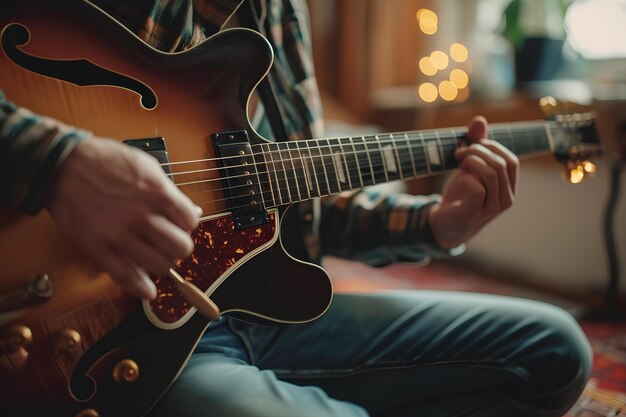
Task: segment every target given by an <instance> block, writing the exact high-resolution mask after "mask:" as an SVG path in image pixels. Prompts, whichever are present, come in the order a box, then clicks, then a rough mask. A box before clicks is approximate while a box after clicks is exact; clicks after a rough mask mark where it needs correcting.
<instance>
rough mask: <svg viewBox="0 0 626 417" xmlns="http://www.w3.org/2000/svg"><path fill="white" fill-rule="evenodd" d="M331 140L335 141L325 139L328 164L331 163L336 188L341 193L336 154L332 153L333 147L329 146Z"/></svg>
mask: <svg viewBox="0 0 626 417" xmlns="http://www.w3.org/2000/svg"><path fill="white" fill-rule="evenodd" d="M331 140H335V139H327V140H326V142H327V143H328V151H329V155H328V156H329V157H330V162H332V164H333V165H332V166H333V168H334V170H333V174H334V175H335V182H336V183H337V188H338V189H339V192H341V191H342V189H341V181H340V172H339V169H338V168H339V167H338V166H337V158H336V157H337V154H336V153H335V152H334V151H333V146H335V145H331V143H330V141H331ZM339 159H341V155H340V156H339Z"/></svg>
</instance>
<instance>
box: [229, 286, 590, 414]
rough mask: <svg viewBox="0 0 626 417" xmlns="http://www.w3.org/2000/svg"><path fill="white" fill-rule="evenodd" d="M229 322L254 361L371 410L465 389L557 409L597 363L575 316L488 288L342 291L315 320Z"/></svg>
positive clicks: (535, 408) (487, 398) (478, 396)
mask: <svg viewBox="0 0 626 417" xmlns="http://www.w3.org/2000/svg"><path fill="white" fill-rule="evenodd" d="M230 325H231V328H232V329H233V330H234V331H235V333H237V334H238V335H239V336H240V337H241V338H242V340H243V342H244V344H245V345H246V346H247V350H248V355H249V358H250V360H251V363H253V364H254V365H255V366H258V367H259V368H261V369H270V370H272V371H273V372H274V373H275V374H276V375H277V376H278V377H279V378H281V379H283V380H285V381H289V382H292V383H295V384H301V385H316V386H320V387H323V388H324V390H325V391H326V392H327V393H328V394H329V395H331V396H332V397H336V398H339V399H342V400H347V401H351V402H355V403H358V404H360V405H363V406H364V407H365V408H366V409H367V410H368V411H370V412H371V413H373V414H385V413H391V412H392V411H398V410H400V409H402V408H403V407H405V408H406V407H413V406H415V407H419V405H420V404H422V405H423V406H424V407H426V406H427V405H428V404H432V403H434V402H441V401H442V400H443V402H444V403H445V399H451V398H455V397H459V398H460V397H466V396H467V395H468V394H471V395H470V397H471V398H475V401H476V404H477V405H478V404H480V403H493V402H494V401H495V400H494V393H495V395H496V397H497V396H502V397H506V398H507V399H510V402H511V404H512V405H511V407H518V408H519V409H529V410H532V411H529V412H537V413H538V414H537V415H539V412H540V411H541V410H544V409H545V410H548V411H547V414H545V415H556V414H558V412H560V411H556V410H562V409H566V408H568V407H569V406H570V405H571V404H572V403H573V402H574V401H575V399H576V397H577V396H578V395H579V394H580V392H581V391H582V388H583V387H584V384H585V381H586V379H587V377H588V373H589V368H590V364H591V358H590V349H589V346H588V343H587V341H586V339H585V338H584V336H583V335H582V332H581V331H580V328H579V327H578V325H577V324H576V323H575V321H574V320H573V319H572V318H571V316H570V315H568V314H567V313H565V312H564V311H562V310H560V309H557V308H555V307H552V306H549V305H547V304H543V303H539V302H533V301H528V300H520V299H514V298H507V297H496V296H489V295H476V294H466V293H462V294H459V293H451V292H430V291H419V292H417V291H413V292H411V291H408V292H393V293H384V294H375V295H337V296H336V297H335V299H334V301H333V304H332V306H331V308H330V309H329V311H328V312H327V313H326V314H325V315H324V316H323V317H322V318H320V319H319V320H317V321H315V322H313V323H311V324H307V325H300V326H281V327H260V326H250V325H247V324H244V323H241V322H235V321H233V322H231V323H230ZM448 402H449V401H448ZM441 415H446V414H445V413H443V412H442V414H441ZM520 415H523V414H520Z"/></svg>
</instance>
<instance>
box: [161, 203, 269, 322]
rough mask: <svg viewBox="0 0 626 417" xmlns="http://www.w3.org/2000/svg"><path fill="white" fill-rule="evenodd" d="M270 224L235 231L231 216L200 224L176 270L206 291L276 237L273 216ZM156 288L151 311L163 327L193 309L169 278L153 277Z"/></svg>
mask: <svg viewBox="0 0 626 417" xmlns="http://www.w3.org/2000/svg"><path fill="white" fill-rule="evenodd" d="M269 220H270V221H269V223H267V224H264V225H261V226H258V227H251V228H248V229H243V230H237V229H235V225H234V222H233V218H232V216H231V215H225V216H223V217H218V218H215V219H211V220H206V221H203V222H202V223H201V224H200V227H199V228H198V229H197V230H196V232H195V233H194V234H193V236H192V238H193V240H194V243H195V249H194V252H193V254H192V255H191V256H190V257H189V258H187V259H186V260H184V261H182V262H181V263H180V264H179V265H178V266H177V267H176V268H175V269H176V272H178V273H179V274H180V275H181V276H182V277H184V278H185V279H186V280H187V281H190V282H191V283H193V284H194V285H195V286H197V287H198V288H200V289H201V290H202V291H206V290H207V289H209V287H210V286H211V285H212V284H213V283H214V282H215V281H217V280H218V279H219V278H220V277H221V276H222V275H223V274H225V273H227V271H228V270H229V269H231V268H232V267H233V266H234V265H236V264H237V262H238V261H240V260H241V259H242V258H243V257H244V256H246V255H247V254H249V253H250V252H252V251H254V250H256V249H258V248H259V247H261V246H262V245H264V244H266V243H268V242H270V241H271V240H272V239H273V238H274V236H275V235H276V216H275V214H274V213H270V215H269ZM152 279H153V281H154V283H155V284H156V286H157V298H156V299H155V300H154V301H152V302H150V304H149V306H150V310H151V311H152V312H153V313H154V315H155V316H156V317H157V318H158V319H159V320H160V321H162V322H163V323H167V324H170V323H175V322H177V321H178V320H180V319H181V318H183V317H184V315H185V314H187V312H188V311H189V310H190V309H191V308H192V306H191V305H190V304H189V303H188V302H187V301H185V299H184V298H183V296H182V295H181V294H180V293H179V292H178V290H176V287H175V285H174V282H173V281H172V279H171V278H169V277H168V276H154V277H152Z"/></svg>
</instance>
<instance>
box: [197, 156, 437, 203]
mask: <svg viewBox="0 0 626 417" xmlns="http://www.w3.org/2000/svg"><path fill="white" fill-rule="evenodd" d="M407 162H408V161H407ZM424 162H425V161H424ZM296 168H297V167H296ZM296 168H293V167H292V168H291V169H290V170H291V171H295V172H294V173H295V174H296V175H293V176H288V175H287V170H286V169H285V170H283V172H282V174H280V172H279V171H277V170H274V171H265V172H262V173H260V174H267V176H268V179H269V180H268V181H263V182H260V184H259V185H265V184H275V185H276V188H277V190H278V192H279V193H278V198H277V196H276V194H275V193H274V192H273V187H272V186H271V185H270V186H271V187H272V190H267V189H265V190H264V189H261V192H260V194H259V196H260V198H261V201H262V202H263V204H264V205H265V204H267V201H266V200H265V197H264V196H263V194H270V196H271V200H272V201H273V203H274V206H270V208H271V207H279V206H282V205H288V204H292V203H296V202H300V201H306V200H310V199H313V198H317V197H325V196H329V195H333V194H338V193H341V192H343V191H348V190H345V189H342V186H341V184H340V182H342V183H343V184H344V185H343V188H346V187H349V190H355V189H360V188H363V187H365V186H368V185H374V184H377V182H376V174H378V175H379V176H380V174H381V173H384V172H387V173H388V171H387V170H386V169H385V168H384V167H382V169H381V170H377V171H375V173H374V176H373V177H371V176H369V175H368V176H367V177H371V178H372V181H373V183H372V184H364V181H363V178H364V177H363V176H360V177H357V178H359V181H358V182H357V186H354V185H350V184H348V183H346V182H345V181H340V179H339V178H337V176H335V178H334V181H332V182H333V183H334V182H337V191H333V187H331V186H330V183H331V181H330V180H329V179H328V177H327V176H326V175H324V176H325V177H326V185H327V187H325V188H327V189H328V191H330V193H328V194H326V193H322V192H321V190H320V191H319V193H316V192H315V189H313V192H311V188H310V187H308V185H309V184H308V181H307V180H306V179H305V178H306V176H305V175H297V170H296ZM402 168H404V167H402ZM426 168H427V167H426ZM411 169H412V168H411ZM300 170H301V171H304V167H302V168H300ZM445 170H447V169H445ZM415 171H417V169H416V170H415ZM325 172H327V171H325ZM438 172H443V170H442V171H438ZM271 173H273V174H274V178H275V179H272V176H271ZM432 173H433V172H432V171H431V170H428V172H420V173H419V174H416V175H408V176H407V177H410V178H414V177H415V176H420V175H428V174H432ZM393 174H395V175H398V177H397V178H393V179H392V180H398V179H405V176H404V175H403V174H401V173H398V172H395V173H393ZM251 175H252V174H251ZM279 175H280V177H281V178H280V180H279V179H278V177H279ZM314 175H315V176H316V181H317V183H316V185H318V188H319V184H320V183H323V181H319V180H318V178H317V175H316V173H314ZM320 176H321V174H320ZM283 177H284V178H283ZM297 179H301V180H302V179H305V182H306V184H298V183H296V185H293V184H291V183H290V180H297ZM301 182H302V181H301ZM382 182H387V181H386V180H383V181H382ZM359 183H360V184H359ZM379 183H380V181H379ZM281 184H284V185H285V186H284V187H283V186H281ZM299 185H303V186H305V187H307V188H306V192H305V197H304V198H303V197H302V192H301V191H300V189H299ZM249 186H250V185H246V184H244V185H239V186H235V187H228V188H222V189H213V190H209V191H201V192H196V193H188V194H187V195H188V196H190V195H199V194H209V193H211V192H215V191H220V190H232V189H234V188H240V187H249ZM291 191H293V193H294V194H296V195H297V196H298V197H299V199H294V198H293V197H292V196H291V194H292V193H291ZM313 194H315V195H313ZM317 194H319V195H317ZM256 195H257V194H254V195H252V196H251V195H250V194H249V193H244V194H240V195H233V196H231V197H227V198H223V199H216V200H206V201H201V202H197V203H198V204H205V203H211V202H213V203H215V202H221V201H228V200H235V199H241V198H244V197H250V198H254V196H256ZM283 195H284V196H285V197H283ZM286 196H289V197H288V198H286ZM277 200H279V204H276V201H277ZM250 205H251V204H245V205H239V206H234V207H230V209H231V210H236V209H237V208H243V207H249V206H250ZM219 212H221V211H216V212H213V213H208V214H207V215H210V214H216V213H219Z"/></svg>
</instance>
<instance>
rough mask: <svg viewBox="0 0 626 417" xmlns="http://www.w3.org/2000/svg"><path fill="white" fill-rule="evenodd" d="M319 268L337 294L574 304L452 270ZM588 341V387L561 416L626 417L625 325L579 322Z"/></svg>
mask: <svg viewBox="0 0 626 417" xmlns="http://www.w3.org/2000/svg"><path fill="white" fill-rule="evenodd" d="M324 266H325V268H326V269H327V270H328V272H329V273H330V275H331V278H332V279H333V286H334V288H335V291H336V292H345V291H350V292H355V291H356V292H371V291H377V290H384V289H402V288H406V289H409V288H412V289H432V290H443V291H468V292H482V293H489V294H500V295H514V296H520V297H528V298H535V299H540V300H542V301H548V302H553V303H554V304H557V305H561V306H562V307H564V308H569V307H573V305H571V304H569V303H567V302H564V301H563V300H555V299H551V298H550V297H546V296H545V295H544V294H538V293H537V292H536V291H532V290H528V289H524V288H520V287H515V286H512V285H509V284H505V283H501V282H497V281H494V280H489V279H484V278H483V277H481V276H479V275H477V274H475V273H471V272H465V271H463V270H459V269H458V268H456V267H448V266H446V265H441V264H435V265H430V266H428V267H425V268H416V267H415V266H411V265H393V266H390V267H386V268H382V269H378V268H370V267H368V266H365V265H362V264H358V263H354V262H348V261H343V260H340V259H336V258H326V259H325V260H324ZM581 327H582V328H583V330H584V332H585V334H586V335H587V337H588V338H589V341H590V342H591V346H592V348H593V352H594V365H593V371H592V375H591V379H590V381H589V384H588V385H587V387H586V388H585V391H584V392H583V395H582V397H581V398H580V399H579V400H578V402H577V403H576V405H575V406H574V407H573V408H572V410H570V412H569V413H567V414H566V415H565V416H564V417H618V416H619V417H626V323H621V324H615V323H603V322H582V323H581Z"/></svg>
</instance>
